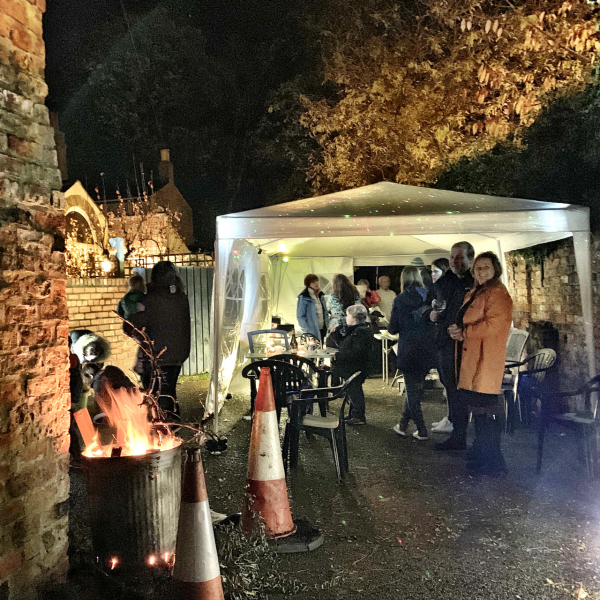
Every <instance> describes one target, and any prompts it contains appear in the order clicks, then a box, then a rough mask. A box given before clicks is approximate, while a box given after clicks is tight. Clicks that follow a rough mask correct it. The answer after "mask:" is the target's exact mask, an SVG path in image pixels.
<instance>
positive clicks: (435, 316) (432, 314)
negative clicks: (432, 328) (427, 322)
mask: <svg viewBox="0 0 600 600" xmlns="http://www.w3.org/2000/svg"><path fill="white" fill-rule="evenodd" d="M429 318H430V319H431V321H433V322H434V323H437V320H438V319H439V318H440V313H439V311H437V310H432V311H431V312H430V313H429Z"/></svg>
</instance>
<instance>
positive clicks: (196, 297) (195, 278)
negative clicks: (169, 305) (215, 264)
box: [176, 266, 214, 375]
mask: <svg viewBox="0 0 600 600" xmlns="http://www.w3.org/2000/svg"><path fill="white" fill-rule="evenodd" d="M176 269H177V272H178V273H179V277H181V281H183V288H184V290H185V293H186V294H187V297H188V300H189V302H190V319H191V328H190V331H191V340H190V342H191V343H190V357H189V358H188V359H187V360H186V361H185V362H184V363H183V367H182V368H181V374H182V375H197V374H198V373H204V372H206V371H209V370H210V367H211V359H210V301H211V297H212V286H213V273H214V269H211V268H206V267H179V266H177V267H176Z"/></svg>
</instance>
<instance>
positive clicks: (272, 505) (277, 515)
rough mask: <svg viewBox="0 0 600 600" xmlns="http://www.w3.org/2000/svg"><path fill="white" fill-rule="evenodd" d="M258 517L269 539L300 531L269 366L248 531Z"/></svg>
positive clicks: (257, 427)
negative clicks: (287, 477) (288, 483)
mask: <svg viewBox="0 0 600 600" xmlns="http://www.w3.org/2000/svg"><path fill="white" fill-rule="evenodd" d="M257 517H259V518H260V519H261V520H262V521H263V523H264V526H265V534H266V536H267V539H269V540H275V539H279V538H285V537H287V536H290V535H292V534H293V533H295V532H296V525H295V524H294V521H293V520H292V512H291V510H290V503H289V500H288V495H287V486H286V483H285V470H284V468H283V457H282V456H281V447H280V445H279V425H278V423H277V412H276V411H275V398H274V396H273V383H272V381H271V369H269V368H268V367H263V368H262V369H261V370H260V379H259V383H258V393H257V395H256V401H255V405H254V417H253V422H252V433H251V435H250V450H249V453H248V480H247V484H246V499H245V502H244V508H243V510H242V528H243V529H244V531H245V532H246V533H250V532H252V531H256V529H257V523H256V518H257Z"/></svg>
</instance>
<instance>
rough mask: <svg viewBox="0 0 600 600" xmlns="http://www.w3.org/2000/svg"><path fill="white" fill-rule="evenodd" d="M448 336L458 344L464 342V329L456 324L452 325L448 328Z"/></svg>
mask: <svg viewBox="0 0 600 600" xmlns="http://www.w3.org/2000/svg"><path fill="white" fill-rule="evenodd" d="M448 335H449V336H450V337H451V338H452V339H453V340H456V341H457V342H462V341H464V337H463V329H462V327H459V326H458V325H456V324H452V325H450V327H448Z"/></svg>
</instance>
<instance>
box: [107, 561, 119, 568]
mask: <svg viewBox="0 0 600 600" xmlns="http://www.w3.org/2000/svg"><path fill="white" fill-rule="evenodd" d="M108 562H109V564H110V570H111V571H114V570H115V568H116V566H117V565H118V564H119V559H118V558H111V559H110V560H109V561H108Z"/></svg>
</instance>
